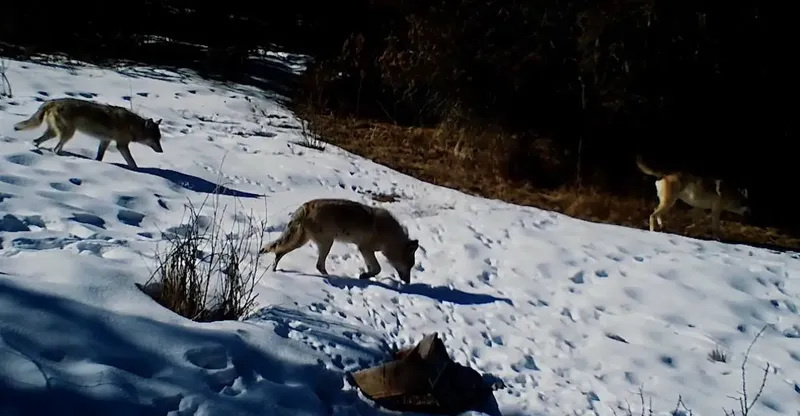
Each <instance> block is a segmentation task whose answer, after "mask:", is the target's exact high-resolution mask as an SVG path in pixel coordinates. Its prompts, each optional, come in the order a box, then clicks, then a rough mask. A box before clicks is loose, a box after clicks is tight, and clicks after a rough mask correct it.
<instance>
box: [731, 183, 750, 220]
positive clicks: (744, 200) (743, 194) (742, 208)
mask: <svg viewBox="0 0 800 416" xmlns="http://www.w3.org/2000/svg"><path fill="white" fill-rule="evenodd" d="M737 191H738V193H739V195H738V198H736V201H735V205H736V208H735V209H736V211H735V212H736V213H737V214H739V215H742V216H746V215H750V214H751V213H752V211H751V210H750V195H749V193H748V192H747V188H739V189H737Z"/></svg>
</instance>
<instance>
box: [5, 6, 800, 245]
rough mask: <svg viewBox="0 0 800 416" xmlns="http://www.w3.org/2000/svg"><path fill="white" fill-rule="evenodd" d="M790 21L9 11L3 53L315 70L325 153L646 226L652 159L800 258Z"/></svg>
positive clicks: (656, 10) (760, 238)
mask: <svg viewBox="0 0 800 416" xmlns="http://www.w3.org/2000/svg"><path fill="white" fill-rule="evenodd" d="M788 8H789V4H788V3H785V2H783V3H780V2H756V1H749V0H743V1H738V2H722V1H719V2H706V1H692V2H690V1H674V0H672V1H667V0H617V1H565V0H538V1H524V0H517V1H513V0H482V1H472V0H427V1H426V0H396V1H389V0H372V1H345V2H322V1H319V2H311V1H305V0H293V1H287V2H249V1H248V2H245V1H235V0H230V1H224V2H208V3H205V4H203V3H202V2H197V1H191V2H190V1H186V0H184V1H179V0H164V1H157V0H152V1H127V2H94V1H83V2H81V1H75V2H60V3H59V2H53V3H47V4H43V3H38V2H14V3H13V5H7V6H5V7H4V10H3V13H2V14H0V53H2V54H3V55H4V56H8V57H15V58H18V59H22V58H24V57H29V56H32V55H37V54H51V53H61V54H64V55H66V56H69V57H71V58H75V59H79V60H85V61H90V62H93V63H99V64H102V63H111V62H113V61H115V60H120V59H121V60H128V61H136V62H140V63H146V64H152V65H167V66H178V67H186V68H193V69H195V70H197V71H200V72H201V73H203V74H204V75H206V76H209V77H215V78H218V79H225V80H230V81H236V82H246V81H247V79H248V77H251V76H258V74H254V73H253V72H254V71H262V72H264V71H267V69H266V68H264V67H254V66H253V65H252V64H251V63H250V59H249V57H250V56H252V55H253V54H254V53H255V52H256V51H257V50H259V49H271V50H283V51H287V52H293V53H301V54H306V55H309V56H311V57H313V64H312V65H311V66H310V67H309V69H308V71H306V73H305V74H304V75H303V76H302V77H300V79H297V80H294V81H293V84H292V85H291V88H292V89H291V91H290V92H291V96H292V98H293V106H294V108H295V109H296V110H297V112H298V113H299V114H302V115H303V116H304V117H305V118H307V119H309V120H310V122H311V124H312V129H314V130H315V131H316V132H318V133H320V134H321V135H323V136H324V137H325V138H326V139H330V140H331V141H332V142H334V143H336V144H337V145H341V146H342V147H345V148H348V149H349V150H352V151H355V152H357V153H361V154H364V155H365V156H368V157H371V158H373V159H376V160H377V161H379V162H381V163H386V164H388V165H390V166H393V167H395V168H397V169H399V170H401V171H404V172H407V173H410V174H413V175H415V176H418V177H421V178H423V179H426V180H431V181H434V182H437V183H442V184H445V185H448V186H453V187H456V188H460V189H464V190H466V191H470V192H473V193H478V194H483V195H487V196H492V197H499V198H503V199H506V200H510V201H513V202H519V203H528V204H533V205H539V206H544V207H549V208H552V209H557V210H560V211H562V212H567V213H570V214H572V215H576V216H581V217H584V218H589V219H594V220H599V221H607V222H617V223H622V224H627V225H633V226H637V227H643V226H644V225H645V223H646V217H647V215H649V213H650V212H651V211H652V209H653V208H654V206H655V202H656V200H655V195H654V193H655V192H654V187H653V178H652V177H646V176H644V175H643V174H641V173H640V172H639V171H638V170H637V169H636V166H635V164H634V156H635V155H636V154H641V155H643V156H645V158H646V160H647V161H649V162H650V163H651V164H652V165H654V166H655V167H658V168H661V169H681V170H688V171H690V172H693V173H696V174H703V175H710V176H714V177H718V178H724V179H726V180H729V181H731V182H733V183H735V184H737V185H739V186H742V187H747V188H748V190H749V194H750V198H751V205H752V207H753V216H752V217H751V218H748V219H746V220H744V222H742V223H741V224H743V225H730V227H729V228H730V232H729V234H732V235H738V236H739V237H740V238H742V239H744V240H748V241H753V242H762V243H775V244H783V245H790V246H798V243H797V240H796V239H795V237H796V236H797V235H798V234H800V221H798V220H797V219H796V218H795V217H796V216H797V214H796V211H797V208H795V203H794V202H792V201H791V199H792V197H793V194H794V192H795V183H796V181H795V177H796V176H795V169H794V166H796V165H797V162H796V158H797V150H798V148H800V146H798V140H797V139H798V128H797V124H796V122H795V119H796V115H797V113H798V111H797V110H798V104H797V97H798V92H800V83H799V82H798V75H797V74H798V71H797V70H796V67H795V66H794V64H793V60H794V58H795V55H796V54H797V51H798V49H797V44H798V40H799V38H798V35H797V29H796V28H795V25H794V24H793V22H791V21H790V20H791V19H793V14H791V13H789V10H788ZM263 76H264V75H263V74H261V77H263ZM730 219H731V221H732V222H731V224H733V222H737V221H738V220H737V221H734V220H736V219H735V218H733V217H730ZM737 224H738V222H737ZM737 227H738V228H737ZM678 231H679V232H683V230H682V229H681V230H678Z"/></svg>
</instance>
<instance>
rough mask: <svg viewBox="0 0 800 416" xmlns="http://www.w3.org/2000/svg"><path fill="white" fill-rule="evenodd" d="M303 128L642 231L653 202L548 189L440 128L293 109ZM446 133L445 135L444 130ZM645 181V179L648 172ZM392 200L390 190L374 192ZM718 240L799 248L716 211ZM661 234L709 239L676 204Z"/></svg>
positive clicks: (428, 171) (484, 191)
mask: <svg viewBox="0 0 800 416" xmlns="http://www.w3.org/2000/svg"><path fill="white" fill-rule="evenodd" d="M297 111H298V113H299V114H300V115H301V117H303V118H305V119H306V120H309V127H310V129H311V130H313V131H314V132H315V133H316V134H317V135H319V136H320V137H323V138H324V139H325V141H327V142H329V143H331V144H334V145H336V146H339V147H341V148H343V149H345V150H347V151H349V152H352V153H355V154H358V155H360V156H362V157H366V158H368V159H371V160H373V161H375V162H377V163H381V164H383V165H386V166H388V167H390V168H392V169H395V170H397V171H399V172H402V173H405V174H407V175H410V176H413V177H415V178H418V179H420V180H423V181H426V182H430V183H434V184H437V185H441V186H446V187H449V188H453V189H457V190H460V191H462V192H465V193H469V194H472V195H479V196H483V197H487V198H495V199H500V200H503V201H507V202H510V203H514V204H519V205H527V206H534V207H538V208H542V209H546V210H551V211H556V212H560V213H563V214H566V215H569V216H572V217H576V218H581V219H584V220H589V221H593V222H601V223H608V224H617V225H623V226H627V227H633V228H640V229H646V228H647V224H648V218H649V216H650V213H651V212H652V211H653V209H654V208H655V206H656V204H657V198H656V196H655V194H654V195H653V196H652V197H651V198H642V197H631V196H622V195H616V194H611V193H608V192H604V191H601V190H597V189H592V188H578V187H565V188H562V189H558V190H554V191H550V190H541V189H536V188H534V187H532V186H530V185H528V184H524V183H519V182H515V181H512V180H509V179H507V177H506V176H505V175H503V174H502V170H501V169H500V168H499V166H500V163H499V162H498V161H496V160H492V157H491V156H483V157H480V156H477V155H479V154H483V153H490V152H478V151H475V150H473V149H465V148H464V147H463V146H460V145H461V143H460V142H458V140H456V143H453V141H452V140H450V141H447V140H442V138H441V136H442V130H441V128H421V127H403V126H398V125H394V124H391V123H383V122H373V121H369V120H357V119H354V118H342V117H334V116H329V115H323V114H318V113H312V112H310V111H308V110H307V109H304V108H300V109H297ZM450 136H451V137H452V135H450ZM648 180H652V178H649V179H648ZM375 199H376V200H381V199H384V200H386V201H387V202H390V201H393V200H394V199H395V198H394V196H391V197H389V196H386V197H385V198H384V196H376V197H375ZM722 230H723V235H724V236H725V237H724V241H727V242H732V243H740V244H747V245H751V246H757V247H763V248H769V249H773V250H779V251H786V250H792V251H797V250H800V238H797V237H794V236H791V235H788V234H787V233H785V232H783V231H782V230H779V229H776V228H763V227H756V226H753V225H748V224H746V223H743V222H741V219H740V218H738V217H737V216H736V215H732V214H731V215H728V213H723V216H722ZM664 231H665V232H670V233H676V234H681V235H686V236H691V237H695V238H702V239H709V238H710V237H711V230H710V215H709V213H708V212H701V211H698V210H692V209H690V208H689V207H688V206H686V205H685V204H683V203H679V204H678V205H676V206H675V207H674V208H673V209H672V210H671V211H670V212H669V214H668V215H667V218H665V229H664Z"/></svg>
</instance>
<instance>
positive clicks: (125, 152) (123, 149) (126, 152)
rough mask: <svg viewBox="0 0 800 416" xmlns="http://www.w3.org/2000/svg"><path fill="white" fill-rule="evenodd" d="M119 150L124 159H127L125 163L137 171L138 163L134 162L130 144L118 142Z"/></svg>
mask: <svg viewBox="0 0 800 416" xmlns="http://www.w3.org/2000/svg"><path fill="white" fill-rule="evenodd" d="M117 149H118V150H119V152H120V153H121V154H122V158H123V159H125V162H127V163H128V166H129V167H131V168H134V169H136V168H137V167H138V166H136V161H135V160H133V155H131V151H130V149H128V144H127V143H123V142H117Z"/></svg>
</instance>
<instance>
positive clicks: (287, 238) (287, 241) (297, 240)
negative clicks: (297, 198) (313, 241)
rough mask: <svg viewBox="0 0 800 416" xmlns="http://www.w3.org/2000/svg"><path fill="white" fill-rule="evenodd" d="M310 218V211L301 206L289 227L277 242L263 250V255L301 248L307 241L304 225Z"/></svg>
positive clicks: (293, 215) (290, 221)
mask: <svg viewBox="0 0 800 416" xmlns="http://www.w3.org/2000/svg"><path fill="white" fill-rule="evenodd" d="M307 217H308V210H307V209H306V206H305V204H303V205H301V206H300V208H298V209H297V211H295V212H294V214H292V219H291V220H289V225H287V226H286V230H284V231H283V234H281V236H280V237H278V239H277V240H275V241H273V242H271V243H269V244H267V245H265V246H264V248H262V249H261V253H274V252H276V251H279V252H280V251H286V249H288V248H294V247H296V246H299V245H301V244H303V243H305V241H306V240H307V238H306V229H305V226H304V225H303V223H304V222H305V220H306V218H307Z"/></svg>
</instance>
